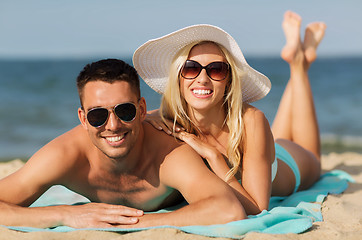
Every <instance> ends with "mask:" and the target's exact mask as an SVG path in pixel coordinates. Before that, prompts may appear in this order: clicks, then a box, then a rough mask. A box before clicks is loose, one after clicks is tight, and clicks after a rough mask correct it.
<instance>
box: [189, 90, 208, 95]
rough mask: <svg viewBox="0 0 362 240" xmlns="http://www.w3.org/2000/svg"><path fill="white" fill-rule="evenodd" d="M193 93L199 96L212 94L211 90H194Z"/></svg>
mask: <svg viewBox="0 0 362 240" xmlns="http://www.w3.org/2000/svg"><path fill="white" fill-rule="evenodd" d="M192 92H193V93H194V94H197V95H209V94H210V93H211V90H206V89H194V90H192Z"/></svg>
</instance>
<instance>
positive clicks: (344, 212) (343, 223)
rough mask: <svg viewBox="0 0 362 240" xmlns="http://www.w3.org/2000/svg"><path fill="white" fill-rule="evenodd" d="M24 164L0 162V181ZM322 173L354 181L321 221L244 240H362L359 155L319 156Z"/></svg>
mask: <svg viewBox="0 0 362 240" xmlns="http://www.w3.org/2000/svg"><path fill="white" fill-rule="evenodd" d="M22 165H23V163H22V162H21V161H20V160H13V161H10V162H6V163H0V178H2V177H4V176H6V175H8V174H10V173H11V172H13V171H15V170H16V169H18V168H20V167H21V166H22ZM322 166H323V167H322V168H323V172H326V171H329V170H332V169H340V170H344V171H346V172H348V173H349V174H350V175H351V176H352V177H353V178H354V179H355V180H356V182H355V183H350V184H349V187H348V189H347V190H346V191H345V192H344V193H343V194H340V195H328V197H327V198H326V200H325V201H324V202H323V204H322V214H323V218H324V221H323V222H317V223H314V224H313V227H312V228H311V229H309V230H308V231H307V232H305V233H301V234H274V235H272V234H262V233H248V234H247V235H246V236H245V238H244V239H246V240H251V239H254V240H255V239H268V240H269V239H320V240H326V239H328V240H333V239H356V240H357V239H358V240H359V239H361V238H362V155H361V154H357V153H342V154H336V153H331V154H328V155H324V156H323V157H322ZM0 239H7V240H12V239H30V240H33V239H34V240H35V239H47V240H49V239H62V240H63V239H77V240H78V239H87V240H91V239H94V240H95V239H102V240H117V239H122V240H128V239H157V240H163V239H176V240H188V239H193V240H206V239H208V240H211V239H225V238H208V237H203V236H198V235H193V234H187V233H183V232H181V231H179V230H175V229H152V230H148V231H141V232H135V233H127V234H120V233H112V232H101V231H82V230H79V231H74V232H68V233H54V232H32V233H23V232H17V231H13V230H9V229H7V228H4V227H0Z"/></svg>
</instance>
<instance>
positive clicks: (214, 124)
mask: <svg viewBox="0 0 362 240" xmlns="http://www.w3.org/2000/svg"><path fill="white" fill-rule="evenodd" d="M190 117H191V120H192V121H194V123H195V124H196V125H197V127H198V128H199V130H201V132H202V133H201V134H202V135H212V136H214V137H217V136H218V135H219V134H220V132H221V131H223V129H224V127H225V117H226V114H225V111H224V108H223V107H220V108H219V109H217V108H213V110H208V111H199V110H196V109H190Z"/></svg>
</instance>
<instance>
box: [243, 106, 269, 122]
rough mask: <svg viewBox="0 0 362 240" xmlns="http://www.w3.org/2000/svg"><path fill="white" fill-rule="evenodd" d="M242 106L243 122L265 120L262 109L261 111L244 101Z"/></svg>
mask: <svg viewBox="0 0 362 240" xmlns="http://www.w3.org/2000/svg"><path fill="white" fill-rule="evenodd" d="M243 108H244V111H243V120H244V123H245V124H247V123H255V122H256V121H257V122H258V121H262V122H264V121H265V120H266V117H265V115H264V113H263V111H261V110H260V109H258V108H256V107H254V106H252V105H250V104H247V103H244V105H243Z"/></svg>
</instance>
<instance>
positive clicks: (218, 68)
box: [206, 62, 229, 81]
mask: <svg viewBox="0 0 362 240" xmlns="http://www.w3.org/2000/svg"><path fill="white" fill-rule="evenodd" d="M206 69H207V74H208V75H209V77H210V78H211V79H213V80H216V81H220V80H224V79H225V78H226V76H227V74H228V71H229V67H228V65H227V64H226V63H224V62H213V63H210V64H209V65H208V66H207V67H206Z"/></svg>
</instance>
